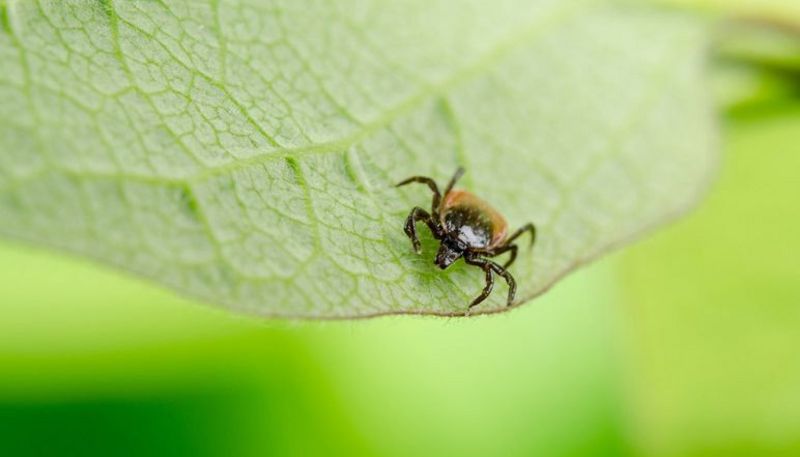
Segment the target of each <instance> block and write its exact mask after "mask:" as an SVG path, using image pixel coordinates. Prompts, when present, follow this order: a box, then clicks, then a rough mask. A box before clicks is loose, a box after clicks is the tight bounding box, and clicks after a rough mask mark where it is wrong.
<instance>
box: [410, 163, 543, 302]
mask: <svg viewBox="0 0 800 457" xmlns="http://www.w3.org/2000/svg"><path fill="white" fill-rule="evenodd" d="M463 174H464V169H463V168H459V169H458V170H456V173H455V175H453V177H452V179H450V182H449V183H448V184H447V187H446V188H445V191H444V194H442V193H441V192H440V191H439V186H437V184H436V182H435V181H434V180H433V179H431V178H428V177H425V176H412V177H410V178H408V179H406V180H404V181H401V182H400V183H398V184H397V187H400V186H404V185H406V184H410V183H414V182H415V183H420V184H425V185H427V186H428V187H429V188H430V190H431V192H433V200H432V201H431V210H430V212H428V211H426V210H424V209H423V208H420V207H419V206H417V207H415V208H414V209H412V210H411V213H409V215H408V218H406V223H405V232H406V235H408V237H409V238H410V239H411V244H412V245H413V246H414V251H415V252H416V253H417V254H419V252H420V243H419V237H418V236H417V227H416V223H417V222H418V221H419V222H424V223H425V224H426V225H427V226H428V228H429V229H430V230H431V233H432V234H433V236H434V238H436V239H437V240H439V250H438V252H437V253H436V258H435V260H434V263H435V264H436V265H437V266H438V267H439V268H441V269H442V270H444V269H446V268H447V267H449V266H450V265H452V264H453V262H455V261H456V260H458V259H459V258H462V257H463V258H464V262H466V263H467V264H469V265H474V266H476V267H479V268H481V269H482V270H483V271H484V272H485V273H486V286H485V287H484V288H483V291H482V292H481V294H480V295H479V296H478V297H476V298H475V300H473V301H472V303H470V305H469V308H472V307H473V306H476V305H478V304H479V303H480V302H482V301H484V300H485V299H486V297H488V296H489V294H490V293H491V292H492V288H493V287H494V277H495V275H498V276H500V277H502V278H503V279H504V280H505V281H506V282H507V283H508V300H507V301H506V304H507V305H509V306H510V305H511V304H512V303H513V301H514V295H515V293H516V291H517V284H516V281H515V280H514V277H513V276H511V273H509V272H508V270H507V268H508V267H509V266H510V265H511V264H512V263H514V260H516V258H517V251H518V247H517V245H516V244H514V243H513V242H514V240H516V239H517V238H519V236H520V235H522V234H524V233H530V234H531V246H533V243H534V241H535V240H536V227H535V226H534V225H533V224H526V225H524V226H523V227H522V228H520V229H519V230H517V231H515V232H514V233H512V234H511V235H508V224H507V223H506V220H505V218H504V217H503V216H502V215H501V214H500V213H499V212H497V210H495V209H494V208H492V206H491V205H489V204H488V203H486V202H485V201H484V200H482V199H480V198H478V197H477V196H475V195H473V194H471V193H469V192H467V191H465V190H454V189H453V186H455V184H456V182H457V181H458V179H459V178H460V177H461V176H462V175H463ZM506 252H508V253H509V258H508V260H507V261H506V263H505V264H503V265H502V266H501V265H500V264H498V263H496V262H494V261H493V260H490V258H492V257H496V256H499V255H501V254H504V253H506Z"/></svg>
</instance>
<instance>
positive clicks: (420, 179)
mask: <svg viewBox="0 0 800 457" xmlns="http://www.w3.org/2000/svg"><path fill="white" fill-rule="evenodd" d="M412 182H416V183H420V184H425V185H427V186H428V187H429V188H430V189H431V192H433V202H432V203H431V212H432V213H433V214H435V215H438V213H439V206H441V203H442V194H441V193H440V192H439V186H437V185H436V181H434V180H433V179H431V178H428V177H427V176H412V177H410V178H408V179H404V180H403V181H400V182H399V183H397V185H396V186H395V187H401V186H405V185H406V184H411V183H412Z"/></svg>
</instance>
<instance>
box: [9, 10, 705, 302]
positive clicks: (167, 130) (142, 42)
mask: <svg viewBox="0 0 800 457" xmlns="http://www.w3.org/2000/svg"><path fill="white" fill-rule="evenodd" d="M0 8H2V9H0V18H2V21H0V234H3V235H5V236H7V237H10V238H13V239H18V240H24V241H27V242H31V243H35V244H39V245H46V246H49V247H53V248H57V249H61V250H66V251H69V252H72V253H76V254H79V255H82V256H85V257H89V258H92V259H96V260H98V261H100V262H102V263H103V264H107V265H112V266H115V267H118V268H122V269H124V270H126V271H129V272H132V273H134V274H137V275H140V276H144V277H147V278H150V279H152V280H153V281H156V282H158V283H160V284H162V285H166V286H168V287H170V288H172V289H174V290H176V291H178V292H180V293H182V294H185V295H189V296H193V297H195V298H199V299H201V300H203V301H206V302H210V303H214V304H218V305H221V306H225V307H230V308H233V309H236V310H239V311H244V312H249V313H255V314H260V315H265V316H281V317H309V318H335V317H363V316H373V315H381V314H392V313H418V314H442V315H460V314H463V313H464V312H465V311H466V309H467V305H468V304H469V302H470V301H471V300H472V298H473V297H474V296H476V295H477V294H478V293H479V292H480V290H481V289H482V287H483V281H484V275H483V273H482V272H481V271H480V270H478V269H475V268H472V267H468V266H465V265H463V263H462V262H459V263H457V264H456V265H454V266H453V267H451V268H450V269H448V270H446V271H444V272H443V271H440V270H438V269H437V268H436V267H435V266H434V265H433V264H432V258H433V254H434V251H435V249H436V247H437V245H436V242H435V240H433V239H432V238H431V236H430V235H429V234H428V232H427V229H426V228H425V227H424V225H423V224H420V232H421V234H422V238H423V253H422V255H420V256H417V255H415V254H414V253H413V251H412V249H411V244H410V241H409V240H408V238H406V236H405V234H404V233H403V230H402V226H403V222H404V219H405V217H406V215H407V214H408V211H409V210H410V209H411V208H412V207H413V206H423V207H426V206H429V204H430V192H428V191H427V189H425V188H424V187H423V186H416V187H415V186H409V187H404V188H402V189H396V188H394V187H393V183H395V182H397V181H399V180H401V179H403V178H406V177H408V176H411V175H418V174H422V175H430V176H432V177H434V178H435V179H437V180H439V181H440V182H444V181H446V180H447V179H448V178H449V176H450V175H451V174H452V173H453V171H454V170H455V169H456V167H457V166H458V165H462V166H464V167H466V169H467V174H466V176H465V177H464V178H463V180H462V181H461V183H460V184H461V186H463V187H465V188H467V189H469V190H470V191H472V192H474V193H476V194H478V195H480V196H481V197H482V198H484V199H486V200H488V201H490V202H492V203H493V205H494V206H495V207H496V208H497V209H498V210H499V211H500V212H501V213H503V214H504V215H505V216H506V218H507V219H508V220H509V223H510V225H511V228H512V229H513V228H515V227H516V226H520V225H522V224H524V223H527V222H534V223H535V224H536V225H537V226H538V229H539V237H538V240H537V243H536V245H535V247H534V249H533V250H532V251H529V250H527V249H525V248H523V249H521V251H520V256H519V258H518V260H517V262H516V263H515V265H514V266H513V267H512V268H511V272H512V273H513V274H514V276H515V277H516V278H517V282H518V284H519V289H518V293H517V304H519V303H522V302H523V301H525V300H527V299H530V298H531V297H534V296H536V295H537V294H539V293H541V292H543V291H544V290H546V289H547V288H548V287H549V286H550V285H551V284H552V283H553V282H554V281H556V280H557V279H558V278H560V277H561V276H563V275H564V274H565V273H566V272H568V271H569V270H570V269H572V268H574V267H575V266H576V265H579V264H580V263H582V262H584V261H586V260H588V259H591V258H593V257H596V256H597V255H598V254H600V253H601V252H603V251H605V250H607V249H608V248H610V247H611V246H615V245H618V244H621V243H623V242H625V241H626V240H629V239H631V238H632V237H634V236H636V235H637V234H638V233H640V232H641V231H643V230H645V229H648V228H650V227H653V226H656V225H658V224H660V223H663V222H665V221H667V220H669V219H670V218H672V217H675V216H676V215H678V214H680V213H682V212H683V211H685V210H686V209H687V208H689V207H691V205H692V204H693V203H694V202H695V201H696V200H697V198H698V197H699V195H700V194H701V193H702V191H703V189H704V188H705V186H706V185H707V182H708V176H709V175H710V174H711V172H712V171H713V169H714V165H715V154H714V150H715V147H714V146H715V129H714V125H713V116H712V114H711V110H710V107H709V103H708V101H707V97H706V90H705V86H704V68H703V66H704V52H705V51H704V41H705V28H706V24H703V23H702V22H699V21H697V20H695V19H693V18H691V17H687V16H685V15H682V14H677V13H675V12H664V11H659V10H649V9H642V8H631V7H621V6H613V5H608V4H606V3H604V2H596V1H591V2H590V1H567V0H549V1H538V2H530V1H529V0H502V1H493V2H486V1H484V0H473V1H469V2H466V1H461V0H458V1H456V0H425V1H411V0H408V1H400V2H381V1H377V0H374V1H355V0H354V1H349V0H347V1H337V2H313V1H310V0H309V1H305V0H303V1H297V0H286V1H284V2H278V1H274V2H273V1H244V0H218V1H212V0H199V1H198V0H195V1H174V2H173V1H170V2H160V1H111V0H106V1H88V0H86V1H80V0H73V1H64V2H32V1H6V2H5V3H3V2H0ZM523 243H525V242H524V241H523ZM506 292H507V289H506V287H505V285H504V284H503V283H502V281H499V282H498V285H497V286H496V287H495V292H494V293H493V295H492V296H491V297H490V299H489V300H487V301H486V302H484V303H483V304H482V305H480V306H479V307H478V308H476V309H475V310H473V312H472V314H478V313H484V312H493V311H498V310H503V309H506V308H505V306H504V305H505V295H506Z"/></svg>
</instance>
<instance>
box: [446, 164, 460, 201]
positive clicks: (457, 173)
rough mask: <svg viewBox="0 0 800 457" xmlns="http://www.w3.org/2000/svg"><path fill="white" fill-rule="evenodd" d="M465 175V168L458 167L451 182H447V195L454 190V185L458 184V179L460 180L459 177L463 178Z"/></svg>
mask: <svg viewBox="0 0 800 457" xmlns="http://www.w3.org/2000/svg"><path fill="white" fill-rule="evenodd" d="M463 175H464V168H463V167H458V169H457V170H456V172H455V174H454V175H453V177H452V178H450V182H449V183H447V187H446V188H445V190H444V194H445V195H447V194H449V193H450V191H451V190H453V186H455V185H456V181H458V180H459V178H461V176H463Z"/></svg>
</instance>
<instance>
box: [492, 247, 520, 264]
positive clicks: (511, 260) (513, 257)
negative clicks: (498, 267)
mask: <svg viewBox="0 0 800 457" xmlns="http://www.w3.org/2000/svg"><path fill="white" fill-rule="evenodd" d="M518 250H519V248H518V247H517V245H516V244H506V245H505V246H502V247H499V248H497V249H496V250H495V251H494V252H492V257H494V256H498V255H500V254H504V253H506V252H511V256H510V257H509V258H508V260H507V261H506V263H504V264H503V268H508V267H510V266H511V264H512V263H514V261H515V260H517V251H518Z"/></svg>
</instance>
